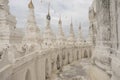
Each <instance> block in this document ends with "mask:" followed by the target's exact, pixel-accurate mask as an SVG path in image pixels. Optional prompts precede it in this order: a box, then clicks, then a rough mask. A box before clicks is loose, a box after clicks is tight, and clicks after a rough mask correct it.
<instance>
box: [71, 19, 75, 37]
mask: <svg viewBox="0 0 120 80" xmlns="http://www.w3.org/2000/svg"><path fill="white" fill-rule="evenodd" d="M70 36H71V37H74V36H75V35H74V30H73V22H72V18H71V24H70Z"/></svg>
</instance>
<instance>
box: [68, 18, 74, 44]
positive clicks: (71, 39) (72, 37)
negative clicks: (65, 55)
mask: <svg viewBox="0 0 120 80" xmlns="http://www.w3.org/2000/svg"><path fill="white" fill-rule="evenodd" d="M74 44H75V34H74V30H73V23H72V19H71V24H70V33H69V37H68V45H74Z"/></svg>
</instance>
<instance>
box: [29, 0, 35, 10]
mask: <svg viewBox="0 0 120 80" xmlns="http://www.w3.org/2000/svg"><path fill="white" fill-rule="evenodd" d="M28 7H29V8H30V9H34V6H33V2H32V0H30V3H29V4H28Z"/></svg>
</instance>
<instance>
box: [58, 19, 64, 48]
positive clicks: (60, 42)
mask: <svg viewBox="0 0 120 80" xmlns="http://www.w3.org/2000/svg"><path fill="white" fill-rule="evenodd" d="M57 45H58V46H59V47H63V46H65V35H64V32H63V28H62V20H61V17H60V18H59V21H58V37H57Z"/></svg>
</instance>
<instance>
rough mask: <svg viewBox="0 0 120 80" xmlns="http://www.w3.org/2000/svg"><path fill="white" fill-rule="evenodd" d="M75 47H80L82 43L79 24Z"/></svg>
mask: <svg viewBox="0 0 120 80" xmlns="http://www.w3.org/2000/svg"><path fill="white" fill-rule="evenodd" d="M76 43H77V45H78V46H80V45H81V44H82V43H83V37H82V30H81V24H79V28H78V39H77V42H76Z"/></svg>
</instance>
